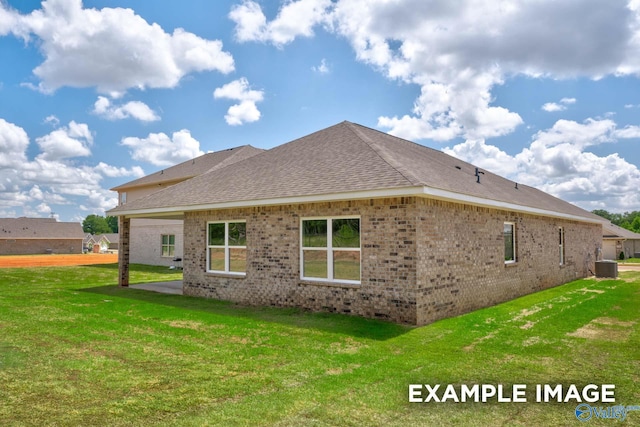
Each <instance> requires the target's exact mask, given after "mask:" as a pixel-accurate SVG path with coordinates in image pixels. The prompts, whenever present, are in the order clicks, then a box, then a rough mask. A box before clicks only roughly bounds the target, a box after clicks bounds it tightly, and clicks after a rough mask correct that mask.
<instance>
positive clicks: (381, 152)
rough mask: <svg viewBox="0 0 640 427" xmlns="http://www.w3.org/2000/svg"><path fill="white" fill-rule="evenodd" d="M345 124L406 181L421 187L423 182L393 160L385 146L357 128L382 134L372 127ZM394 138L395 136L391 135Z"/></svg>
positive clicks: (346, 122)
mask: <svg viewBox="0 0 640 427" xmlns="http://www.w3.org/2000/svg"><path fill="white" fill-rule="evenodd" d="M345 124H347V126H348V127H349V129H350V130H351V131H352V132H353V133H355V134H356V136H358V138H360V140H362V142H364V143H365V144H367V145H368V146H369V148H371V149H372V150H373V151H374V152H375V153H376V154H377V155H378V156H380V158H381V159H382V160H383V161H384V162H385V163H387V164H388V165H389V166H391V167H392V168H393V169H394V170H395V171H396V172H398V173H399V174H400V175H402V177H403V178H404V179H406V180H407V181H408V182H409V183H410V184H411V185H421V184H422V182H421V181H420V180H419V179H417V178H416V177H415V176H414V175H413V174H412V173H411V172H409V171H408V170H407V169H406V168H405V167H403V166H402V165H401V164H400V163H398V162H397V161H396V159H394V158H393V156H392V155H390V154H389V152H388V151H387V150H386V148H385V147H384V146H382V145H381V144H378V143H376V142H375V141H373V140H372V139H371V138H369V137H368V136H367V135H365V134H364V133H363V132H362V131H361V130H360V129H358V128H357V127H358V126H360V127H363V128H366V129H369V130H372V131H375V132H380V131H379V130H376V129H373V128H370V127H366V126H362V125H359V124H356V123H351V122H348V121H346V120H345ZM380 133H382V134H384V135H389V134H385V133H384V132H380ZM390 136H393V135H390Z"/></svg>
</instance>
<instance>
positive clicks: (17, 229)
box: [0, 217, 84, 255]
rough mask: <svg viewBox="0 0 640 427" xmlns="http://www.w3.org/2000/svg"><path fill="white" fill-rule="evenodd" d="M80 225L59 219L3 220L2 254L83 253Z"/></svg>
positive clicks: (0, 226)
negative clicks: (59, 220)
mask: <svg viewBox="0 0 640 427" xmlns="http://www.w3.org/2000/svg"><path fill="white" fill-rule="evenodd" d="M83 238H84V233H83V231H82V225H81V224H80V223H79V222H58V221H56V219H55V218H24V217H22V218H0V255H32V254H47V253H49V254H50V253H55V254H81V253H82V241H83Z"/></svg>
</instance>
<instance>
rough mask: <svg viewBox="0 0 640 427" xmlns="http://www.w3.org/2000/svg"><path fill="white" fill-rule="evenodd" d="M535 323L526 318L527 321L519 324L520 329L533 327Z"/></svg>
mask: <svg viewBox="0 0 640 427" xmlns="http://www.w3.org/2000/svg"><path fill="white" fill-rule="evenodd" d="M535 324H536V322H532V321H531V320H528V321H527V323H525V324H524V325H522V326H520V329H531V328H533V327H534V325H535Z"/></svg>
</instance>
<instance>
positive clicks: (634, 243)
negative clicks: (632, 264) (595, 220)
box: [602, 223, 640, 260]
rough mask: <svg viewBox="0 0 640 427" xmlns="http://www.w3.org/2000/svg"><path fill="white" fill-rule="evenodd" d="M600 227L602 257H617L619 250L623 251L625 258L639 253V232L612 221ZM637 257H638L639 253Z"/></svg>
mask: <svg viewBox="0 0 640 427" xmlns="http://www.w3.org/2000/svg"><path fill="white" fill-rule="evenodd" d="M602 228H603V233H602V258H603V259H611V260H616V259H619V258H620V253H621V252H623V253H624V257H625V259H626V258H632V257H636V254H640V234H638V233H634V232H633V231H630V230H627V229H626V228H622V227H619V226H617V225H615V224H612V223H606V224H604V225H603V227H602ZM637 257H640V255H638V256H637Z"/></svg>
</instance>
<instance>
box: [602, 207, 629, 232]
mask: <svg viewBox="0 0 640 427" xmlns="http://www.w3.org/2000/svg"><path fill="white" fill-rule="evenodd" d="M591 212H592V213H594V214H596V215H598V216H601V217H603V218H606V219H608V220H609V221H611V223H612V224H615V225H618V226H620V227H622V228H626V229H627V230H631V231H633V232H635V233H640V211H633V212H625V213H610V212H607V211H606V210H604V209H596V210H593V211H591Z"/></svg>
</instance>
